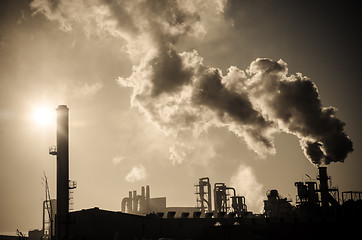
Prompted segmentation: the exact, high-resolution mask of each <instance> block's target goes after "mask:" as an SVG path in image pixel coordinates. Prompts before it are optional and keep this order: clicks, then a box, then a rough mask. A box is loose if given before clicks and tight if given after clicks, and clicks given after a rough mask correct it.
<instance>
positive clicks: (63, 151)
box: [55, 105, 69, 240]
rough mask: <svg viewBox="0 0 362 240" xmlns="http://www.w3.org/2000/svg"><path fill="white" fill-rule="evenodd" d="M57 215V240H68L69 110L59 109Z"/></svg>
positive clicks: (60, 106)
mask: <svg viewBox="0 0 362 240" xmlns="http://www.w3.org/2000/svg"><path fill="white" fill-rule="evenodd" d="M56 155H57V215H56V219H55V227H56V228H55V234H56V240H68V222H69V217H68V216H69V109H68V107H67V106H66V105H59V106H58V108H57V153H56Z"/></svg>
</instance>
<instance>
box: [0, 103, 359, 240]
mask: <svg viewBox="0 0 362 240" xmlns="http://www.w3.org/2000/svg"><path fill="white" fill-rule="evenodd" d="M68 121H69V109H68V108H67V106H65V105H60V106H59V107H58V108H57V146H56V147H52V148H50V151H49V153H50V154H52V155H55V156H56V158H57V199H56V200H55V199H51V200H47V201H49V202H44V208H43V211H44V212H45V211H47V212H48V213H49V214H48V217H45V215H46V214H44V215H43V229H42V230H34V231H30V232H29V237H28V239H55V240H72V239H90V240H93V239H94V240H95V239H112V240H115V239H290V238H293V239H326V238H332V239H335V238H336V237H340V238H345V237H347V236H352V237H353V236H358V235H356V234H359V231H360V230H359V229H358V228H357V227H355V226H356V225H358V224H361V223H362V220H361V217H362V192H354V191H346V192H342V194H341V196H342V198H341V199H340V193H339V190H338V188H334V187H332V186H331V184H330V181H329V180H330V178H329V176H328V174H327V168H326V167H325V166H321V167H319V168H318V172H319V175H318V177H317V179H316V181H312V180H309V181H305V182H303V181H301V182H296V183H294V185H295V186H296V192H297V196H296V204H295V206H293V205H292V204H291V200H288V199H287V198H283V197H282V196H280V194H279V193H278V191H277V190H276V189H274V190H270V191H269V192H268V193H267V196H266V198H267V199H266V200H264V213H263V214H254V213H252V212H250V211H248V209H247V202H248V199H246V198H245V197H244V196H240V195H237V192H236V190H235V189H234V188H233V187H232V186H227V185H226V183H219V182H216V183H214V184H213V185H212V184H211V182H210V179H209V178H208V177H202V178H200V179H199V180H198V182H197V184H196V185H195V186H194V187H195V194H196V195H197V202H196V206H195V207H168V206H167V204H166V197H157V198H153V197H151V188H150V186H148V185H147V186H146V187H144V186H143V187H142V188H141V192H140V194H138V193H137V191H136V190H133V191H129V193H128V196H126V197H124V198H123V199H122V201H121V203H120V211H107V210H102V209H99V208H97V207H95V208H91V209H83V210H80V211H72V212H69V190H70V189H72V188H74V187H76V184H75V182H73V181H70V180H69V127H68V126H69V124H68ZM55 205H56V208H55ZM54 217H55V219H53V218H54ZM54 220H55V222H54ZM54 223H55V224H54ZM0 239H6V238H5V237H4V236H2V237H1V236H0Z"/></svg>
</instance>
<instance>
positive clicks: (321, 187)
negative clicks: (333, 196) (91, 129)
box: [318, 167, 329, 207]
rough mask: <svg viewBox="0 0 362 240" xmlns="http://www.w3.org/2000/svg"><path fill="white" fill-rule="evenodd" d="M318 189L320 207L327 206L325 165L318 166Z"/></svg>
mask: <svg viewBox="0 0 362 240" xmlns="http://www.w3.org/2000/svg"><path fill="white" fill-rule="evenodd" d="M318 170H319V177H318V179H319V190H320V192H321V202H322V207H328V206H329V196H328V195H329V193H328V175H327V168H326V167H319V168H318Z"/></svg>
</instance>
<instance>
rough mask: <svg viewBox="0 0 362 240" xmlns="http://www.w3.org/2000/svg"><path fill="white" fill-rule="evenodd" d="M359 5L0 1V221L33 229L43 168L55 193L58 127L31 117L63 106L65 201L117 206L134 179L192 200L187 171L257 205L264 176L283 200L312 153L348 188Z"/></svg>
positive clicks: (357, 141)
mask: <svg viewBox="0 0 362 240" xmlns="http://www.w3.org/2000/svg"><path fill="white" fill-rule="evenodd" d="M361 10H362V9H361V4H360V3H359V2H358V1H347V2H346V1H345V2H343V4H342V3H339V4H337V3H331V2H327V1H290V0H288V1H287V0H283V1H282V0H279V1H229V2H227V1H222V0H220V1H217V0H214V1H211V0H210V1H201V0H200V1H192V0H190V1H131V0H129V1H112V0H104V1H101V0H91V1H82V0H77V1H49V2H47V1H46V0H34V1H25V0H24V1H21V0H16V1H1V6H0V81H1V88H0V164H1V165H0V193H1V200H0V232H15V231H16V229H17V228H18V229H19V230H21V231H28V230H31V229H35V228H41V223H42V201H43V200H44V198H45V193H44V187H43V185H42V180H41V178H42V176H43V172H45V173H46V175H47V176H48V178H49V183H50V192H51V195H52V197H55V192H56V188H55V177H56V175H55V173H56V168H55V166H56V159H55V158H54V157H53V156H51V155H49V154H48V147H49V146H51V145H54V144H55V133H56V129H55V120H54V121H51V120H46V119H44V118H42V117H40V119H39V118H37V119H36V118H34V114H36V113H39V111H40V110H39V109H51V110H55V108H56V107H57V106H58V105H61V104H66V105H68V107H69V108H70V178H71V179H72V180H75V181H77V182H78V188H77V189H75V190H74V194H73V197H74V200H73V202H74V203H73V209H74V210H79V209H86V208H92V207H95V206H97V207H100V208H102V209H108V210H115V211H118V210H120V202H121V200H122V198H123V197H126V196H127V195H128V191H129V190H133V189H135V190H138V191H140V188H141V186H144V185H147V184H148V185H150V187H151V197H160V196H166V197H167V205H168V206H195V205H196V201H195V200H196V197H195V195H194V184H196V183H197V181H198V178H200V177H205V176H208V177H210V179H211V182H212V184H213V183H215V182H225V183H226V184H227V185H229V186H233V187H235V188H236V189H237V193H238V194H240V195H245V196H246V204H247V205H248V209H250V210H252V211H254V212H259V211H261V210H262V207H263V203H262V200H263V199H265V193H266V192H267V191H268V190H270V189H278V190H279V192H280V194H281V195H283V196H285V197H288V198H289V197H290V198H292V199H293V200H294V201H295V195H296V191H295V187H294V182H295V181H300V180H302V179H307V177H306V176H305V174H308V175H310V176H311V177H312V178H315V176H316V175H317V169H316V166H315V165H313V164H312V163H311V162H310V160H312V161H314V162H329V161H330V162H331V163H330V165H329V167H328V174H329V175H331V176H332V181H333V183H334V185H336V186H338V187H339V189H340V192H342V191H349V190H355V191H361V190H362V178H361V174H360V172H361V169H362V163H361V158H362V152H361V143H362V130H361V125H360V124H361V113H360V108H361V107H360V104H361V103H362V97H361V93H360V91H361V90H362V87H361V79H360V68H361V67H360V63H361V54H362V51H361V46H360V44H361V42H362V39H361V36H362V34H361V26H360V25H361V24H360V23H361V16H360V11H361ZM297 73H298V74H297ZM299 73H301V74H299ZM331 107H334V108H331ZM343 123H345V125H343ZM347 136H348V137H347ZM350 140H351V141H352V142H353V149H354V151H353V152H351V150H352V145H351V142H350ZM344 157H346V159H345V160H344V163H341V162H338V161H342V160H343V158H344ZM308 158H310V160H309V159H308ZM335 161H337V163H334V162H335Z"/></svg>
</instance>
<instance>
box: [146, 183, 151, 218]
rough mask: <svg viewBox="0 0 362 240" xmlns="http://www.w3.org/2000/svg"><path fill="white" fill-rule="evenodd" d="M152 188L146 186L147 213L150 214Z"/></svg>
mask: <svg viewBox="0 0 362 240" xmlns="http://www.w3.org/2000/svg"><path fill="white" fill-rule="evenodd" d="M150 194H151V193H150V186H149V185H147V186H146V204H145V211H146V212H148V211H149V208H150Z"/></svg>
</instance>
